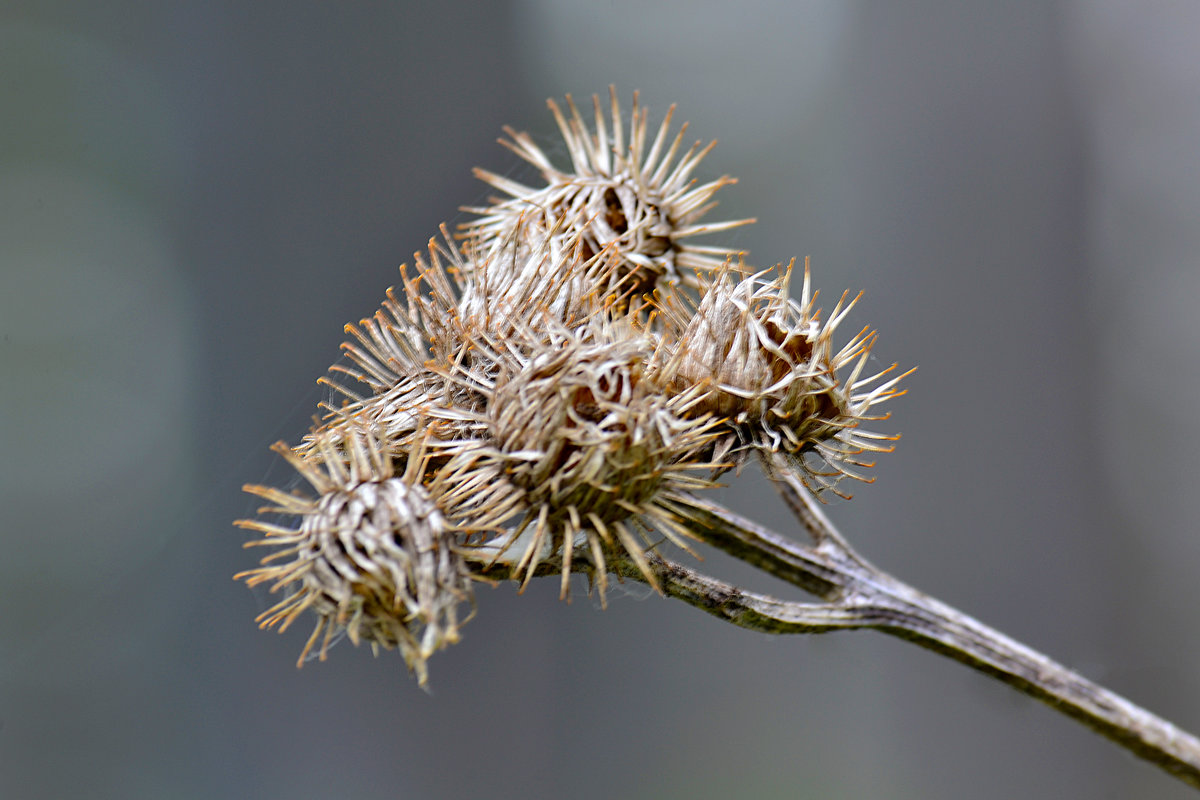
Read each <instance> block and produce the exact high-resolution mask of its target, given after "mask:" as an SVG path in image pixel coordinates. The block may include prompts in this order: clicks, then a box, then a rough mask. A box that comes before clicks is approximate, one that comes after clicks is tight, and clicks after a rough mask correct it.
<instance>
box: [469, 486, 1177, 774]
mask: <svg viewBox="0 0 1200 800" xmlns="http://www.w3.org/2000/svg"><path fill="white" fill-rule="evenodd" d="M772 478H773V480H774V481H775V484H776V486H777V488H779V490H780V492H781V493H782V494H783V495H784V498H785V500H787V502H788V505H789V507H790V508H791V509H792V511H793V513H794V514H795V515H796V517H797V519H799V520H800V522H801V524H802V526H803V527H804V530H805V532H806V534H807V535H808V536H809V537H810V538H811V542H810V543H801V542H797V541H795V540H792V539H789V538H787V537H785V536H782V535H780V534H778V533H775V532H774V531H771V530H768V529H766V528H764V527H762V526H761V525H758V524H757V523H755V522H753V521H751V520H748V519H745V518H743V517H741V516H739V515H737V514H735V513H733V512H732V511H729V510H728V509H726V508H724V507H722V506H720V505H717V504H715V503H710V502H707V501H704V500H701V499H700V498H692V500H693V505H692V507H691V509H690V513H689V514H688V517H689V518H690V519H692V520H694V521H696V523H697V525H698V527H699V528H700V529H699V530H697V533H698V534H700V535H701V537H702V538H703V539H704V540H705V541H707V542H709V543H710V544H713V545H714V546H716V547H718V548H720V549H721V550H723V551H725V552H726V553H728V554H730V555H732V556H734V557H735V558H738V559H739V560H741V561H745V562H746V563H749V564H753V565H754V566H756V567H758V568H760V569H762V570H763V571H765V572H767V573H769V574H771V575H774V576H775V577H777V578H780V579H782V580H784V581H786V582H787V583H790V584H792V585H794V586H797V587H799V588H802V589H804V590H806V591H808V592H810V593H812V594H815V595H817V596H818V597H820V598H821V599H822V600H824V602H821V603H802V602H795V601H786V600H779V599H775V598H772V597H768V596H766V595H761V594H756V593H753V592H747V591H743V590H741V589H738V588H737V587H735V586H732V585H730V584H728V583H725V582H724V581H720V580H718V579H716V578H712V577H709V576H707V575H704V574H701V573H699V572H697V571H695V570H693V569H690V568H688V567H685V566H683V565H681V564H678V563H675V562H673V561H670V560H668V559H665V558H662V557H661V556H658V555H656V554H649V555H648V556H647V562H648V565H649V568H650V570H651V571H652V572H653V574H654V576H655V578H656V579H657V581H658V583H659V585H660V586H661V587H662V590H663V592H664V593H665V594H666V595H668V596H670V597H674V598H677V599H679V600H682V601H684V602H685V603H688V604H689V605H692V606H695V607H696V608H699V609H701V610H703V611H706V612H708V613H709V614H712V615H713V616H715V617H718V618H720V619H723V620H725V621H726V622H731V623H733V624H734V625H738V626H740V627H743V628H748V629H751V630H756V631H761V632H764V633H773V634H784V633H825V632H828V631H834V630H846V629H856V628H874V629H877V630H880V631H883V632H884V633H888V634H891V635H893V636H898V637H900V638H902V639H907V640H909V641H911V642H915V643H916V644H919V645H921V646H922V647H925V648H928V649H930V650H933V651H935V652H938V653H941V654H942V655H944V656H948V657H950V658H952V659H954V660H955V661H959V662H961V663H963V664H966V665H967V666H969V667H972V668H974V669H976V670H979V671H980V672H983V673H986V674H988V675H991V676H992V677H994V678H997V679H998V680H1001V681H1003V682H1004V683H1007V684H1008V685H1009V686H1012V687H1013V688H1015V689H1017V690H1018V691H1020V692H1022V693H1024V694H1027V695H1029V696H1030V697H1034V698H1036V699H1038V700H1040V701H1042V702H1044V703H1046V704H1047V705H1049V706H1051V707H1052V708H1054V709H1057V710H1058V711H1061V712H1062V713H1064V714H1066V715H1068V716H1070V717H1073V718H1075V719H1076V720H1078V721H1080V722H1082V723H1084V724H1085V725H1087V726H1089V727H1090V728H1092V729H1094V730H1095V731H1097V732H1098V733H1100V734H1102V735H1104V736H1106V737H1108V738H1109V739H1112V740H1113V741H1115V742H1116V743H1118V744H1119V745H1121V746H1122V747H1124V748H1126V749H1127V750H1129V751H1130V752H1132V753H1134V754H1135V755H1137V756H1139V757H1141V758H1144V759H1146V760H1147V761H1150V762H1152V763H1154V764H1157V765H1158V766H1159V767H1161V768H1162V769H1164V770H1166V771H1167V772H1169V773H1171V774H1172V775H1174V776H1176V777H1177V778H1179V779H1180V780H1182V781H1183V782H1185V783H1187V784H1188V785H1190V786H1193V787H1196V788H1200V740H1198V739H1197V738H1196V737H1194V736H1192V735H1191V734H1189V733H1186V732H1185V731H1183V730H1180V729H1179V728H1177V727H1175V726H1174V725H1172V724H1171V723H1169V722H1167V721H1166V720H1164V719H1162V718H1160V717H1158V716H1155V715H1154V714H1151V713H1150V712H1148V711H1146V710H1145V709H1143V708H1141V707H1139V706H1137V705H1135V704H1133V703H1131V702H1129V701H1128V700H1126V699H1125V698H1123V697H1121V696H1119V695H1117V694H1115V693H1113V692H1110V691H1109V690H1107V689H1105V688H1103V687H1101V686H1098V685H1097V684H1095V683H1092V682H1091V681H1089V680H1087V679H1086V678H1084V677H1082V676H1081V675H1078V674H1077V673H1075V672H1073V671H1072V670H1070V669H1068V668H1066V667H1064V666H1063V665H1061V664H1059V663H1057V662H1055V661H1053V660H1051V659H1049V658H1047V657H1046V656H1044V655H1042V654H1041V653H1039V652H1037V651H1035V650H1033V649H1031V648H1029V647H1026V646H1025V645H1023V644H1021V643H1020V642H1017V641H1015V640H1013V639H1011V638H1009V637H1008V636H1005V635H1004V634H1002V633H1000V632H998V631H996V630H994V629H992V628H989V627H988V626H986V625H984V624H983V623H981V622H979V621H977V620H975V619H973V618H971V617H969V616H967V615H966V614H963V613H962V612H960V611H957V610H956V609H954V608H951V607H950V606H948V605H946V604H945V603H942V602H940V601H938V600H935V599H934V598H932V597H930V596H928V595H926V594H924V593H923V592H920V591H918V590H916V589H914V588H912V587H911V586H908V585H906V584H904V583H902V582H901V581H899V580H897V579H895V578H893V577H892V576H891V575H888V574H887V573H885V572H883V571H882V570H880V569H878V568H877V567H875V566H873V565H871V564H870V563H869V562H867V561H866V560H865V559H863V558H862V557H861V556H859V555H858V554H857V553H856V552H854V550H853V549H852V548H851V547H850V546H849V544H847V542H846V541H845V539H844V538H843V537H842V536H841V535H840V534H839V533H838V532H837V530H836V529H835V528H834V527H833V525H832V524H831V523H830V522H829V520H828V519H826V518H825V515H824V514H823V513H822V512H821V509H820V507H819V505H817V503H816V501H815V500H814V499H813V498H812V496H811V495H810V494H809V493H808V492H807V491H806V490H805V489H804V488H803V487H802V486H800V485H798V484H797V483H795V482H793V481H791V480H789V479H788V477H787V473H786V472H780V473H778V474H774V475H772ZM607 566H608V569H609V571H611V572H613V573H615V574H616V575H618V576H620V577H621V578H623V579H629V580H634V581H640V582H643V583H646V582H648V581H647V577H646V575H645V574H643V572H642V569H641V567H639V565H638V564H637V563H635V562H634V560H633V559H632V558H630V557H628V556H625V557H617V558H613V559H611V560H609V561H608V564H607ZM574 568H575V569H577V570H579V571H586V570H587V569H589V568H590V565H588V564H587V563H576V564H575V565H574ZM504 569H505V566H504V565H503V564H498V565H496V566H495V567H493V568H492V569H491V570H489V574H491V575H493V576H499V575H502V573H503V570H504ZM541 571H545V572H546V573H547V574H550V573H554V574H557V569H556V568H555V567H553V566H551V565H545V567H544V568H541V569H540V570H539V572H541Z"/></svg>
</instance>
